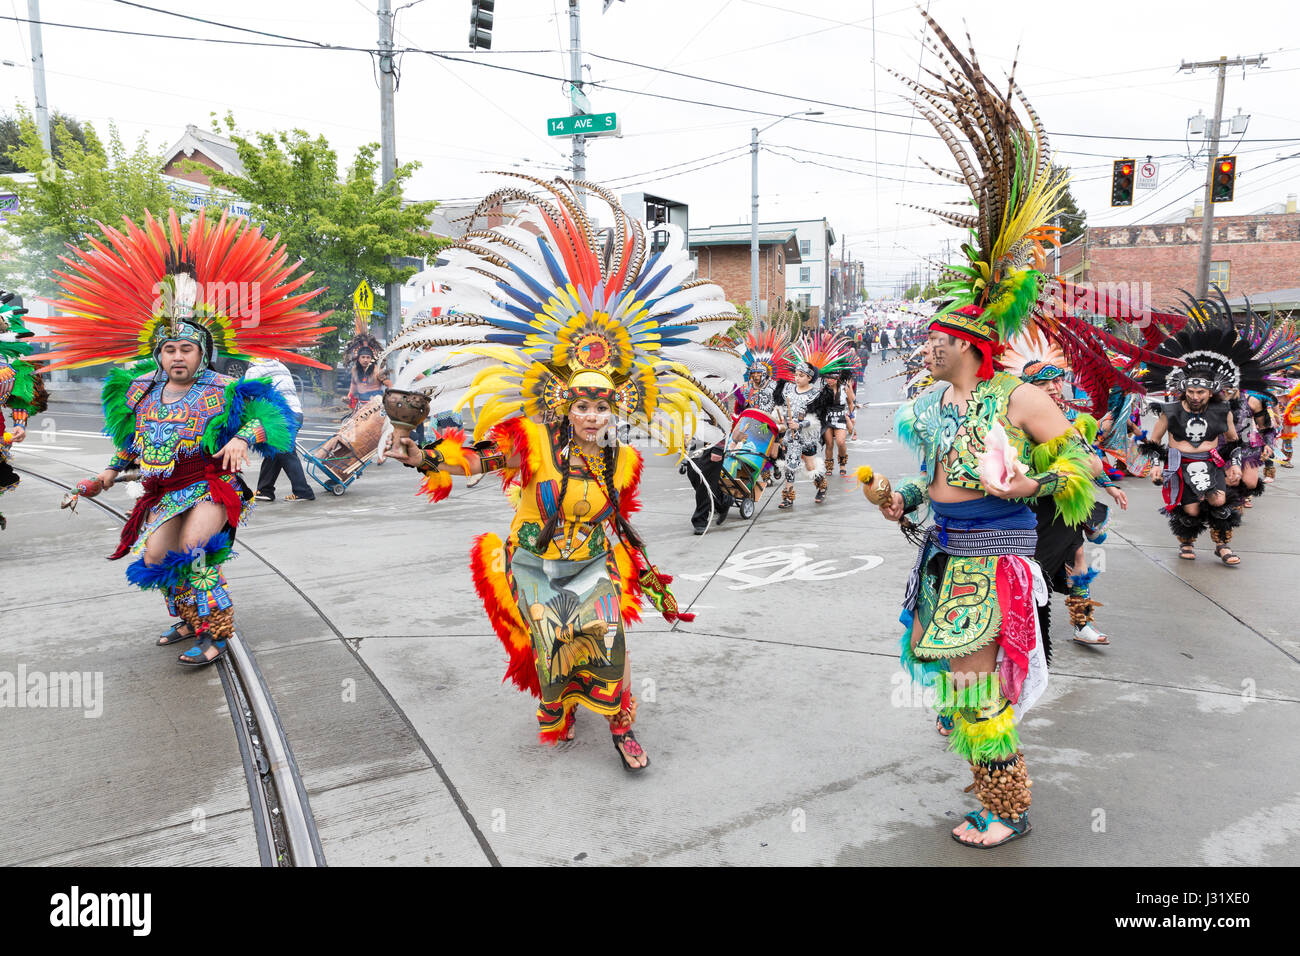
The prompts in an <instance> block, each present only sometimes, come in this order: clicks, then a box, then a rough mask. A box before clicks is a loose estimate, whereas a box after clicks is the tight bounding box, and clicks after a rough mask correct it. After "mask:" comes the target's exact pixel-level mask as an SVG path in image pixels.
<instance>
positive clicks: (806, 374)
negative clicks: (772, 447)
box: [776, 332, 849, 511]
mask: <svg viewBox="0 0 1300 956" xmlns="http://www.w3.org/2000/svg"><path fill="white" fill-rule="evenodd" d="M789 356H790V361H791V363H792V364H793V365H794V381H793V382H790V383H787V384H786V385H785V387H784V388H782V389H781V392H780V394H779V395H778V396H777V405H776V420H777V422H778V424H780V425H781V428H782V435H781V442H782V444H783V446H784V447H785V487H784V488H782V489H781V504H779V505H778V506H777V507H778V508H779V509H780V510H782V511H789V510H790V509H791V508H793V507H794V501H795V487H794V479H795V475H796V474H798V473H799V471H800V470H802V471H803V472H804V473H805V474H806V475H807V476H808V477H809V478H811V479H812V481H813V484H814V485H815V486H816V488H817V494H816V495H815V496H814V497H813V501H814V502H816V503H817V504H822V503H824V502H825V501H826V466H825V465H824V464H823V463H822V460H821V457H820V456H819V455H818V454H817V446H818V444H820V443H821V441H822V437H823V432H824V428H823V427H822V422H823V420H824V419H825V417H826V410H827V407H828V405H829V401H830V397H831V395H830V393H829V392H828V391H827V390H826V382H825V380H824V378H823V376H825V375H828V374H831V375H839V374H841V373H842V372H844V371H845V370H847V369H848V367H849V345H848V342H846V341H845V340H844V339H842V338H840V337H839V336H838V335H832V334H831V333H829V332H808V333H805V334H803V335H801V336H800V337H799V338H798V340H797V341H795V342H794V343H792V344H791V345H790V347H789Z"/></svg>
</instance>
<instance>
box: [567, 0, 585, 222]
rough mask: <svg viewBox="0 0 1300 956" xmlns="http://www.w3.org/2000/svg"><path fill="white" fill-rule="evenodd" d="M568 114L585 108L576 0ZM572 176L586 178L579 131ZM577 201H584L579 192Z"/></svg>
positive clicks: (575, 138) (575, 137)
mask: <svg viewBox="0 0 1300 956" xmlns="http://www.w3.org/2000/svg"><path fill="white" fill-rule="evenodd" d="M569 83H570V84H571V87H570V90H569V115H570V116H581V115H582V114H583V113H585V112H586V110H585V109H584V108H583V107H582V106H581V104H582V102H583V95H582V30H581V25H580V22H579V14H578V0H569ZM571 162H572V165H573V178H574V179H586V178H587V138H586V137H585V136H583V135H582V134H581V133H575V134H574V135H573V154H572V160H571ZM578 200H579V202H582V203H583V205H584V207H585V205H586V201H585V199H584V198H583V196H582V195H581V194H579V196H578Z"/></svg>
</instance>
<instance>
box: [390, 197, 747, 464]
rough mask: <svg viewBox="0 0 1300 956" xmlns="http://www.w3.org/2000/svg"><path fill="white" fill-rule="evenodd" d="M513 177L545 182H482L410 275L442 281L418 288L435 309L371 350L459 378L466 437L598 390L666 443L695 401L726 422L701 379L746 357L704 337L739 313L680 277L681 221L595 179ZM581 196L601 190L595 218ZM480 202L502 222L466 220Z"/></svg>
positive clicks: (690, 268)
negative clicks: (422, 266)
mask: <svg viewBox="0 0 1300 956" xmlns="http://www.w3.org/2000/svg"><path fill="white" fill-rule="evenodd" d="M505 175H512V174H509V173H507V174H505ZM519 178H521V179H524V180H526V181H528V182H530V183H532V184H533V185H534V186H537V187H540V188H541V189H542V190H543V191H544V193H545V195H544V196H543V197H542V198H539V197H537V196H535V195H533V194H532V193H530V192H527V191H525V190H522V189H517V188H505V189H499V190H497V191H495V192H493V193H491V194H490V195H488V196H487V197H486V198H485V199H484V200H483V201H482V202H481V203H480V204H479V205H478V207H477V208H476V209H475V211H474V213H473V214H472V215H471V217H470V219H471V222H470V226H471V228H470V230H469V231H468V232H466V234H465V236H464V237H463V238H462V239H460V240H459V241H458V242H456V243H453V244H452V245H451V246H449V247H448V248H446V249H444V250H442V252H441V253H440V254H439V258H438V262H437V265H436V266H435V267H434V268H433V269H430V270H429V271H428V272H426V273H424V274H423V275H422V279H424V280H427V281H430V282H434V283H436V284H437V285H438V286H439V287H440V288H441V289H442V291H441V292H439V293H437V294H435V295H433V296H431V297H429V298H427V299H426V300H424V305H426V306H428V307H429V308H431V309H437V310H438V312H440V313H441V314H434V315H432V316H431V317H430V318H427V319H423V320H421V321H418V322H415V323H413V324H411V325H409V326H407V327H406V329H404V330H403V332H402V334H401V335H400V336H399V337H398V338H397V339H395V340H394V341H393V342H392V343H391V344H390V345H389V347H388V349H387V350H386V351H385V352H384V353H383V354H381V355H380V356H379V360H380V361H381V362H382V361H383V360H384V359H385V358H386V357H387V356H388V355H389V354H391V353H397V352H403V351H404V352H405V353H406V357H405V362H404V365H403V367H402V368H401V369H400V370H399V371H398V373H397V375H396V377H395V384H396V385H397V386H398V387H401V388H408V389H421V390H425V391H433V390H435V389H437V388H439V387H442V388H443V389H448V390H449V389H452V388H463V389H464V391H463V392H461V393H460V394H461V395H462V396H463V397H461V400H460V405H461V406H462V407H463V406H464V405H466V404H471V405H474V406H476V407H477V415H476V420H475V429H474V437H475V440H479V439H481V438H482V437H483V436H484V435H485V434H486V433H487V431H488V430H489V429H491V428H492V427H493V426H495V425H496V424H498V423H500V422H502V421H505V420H506V419H508V418H511V417H514V416H517V415H525V416H528V417H529V418H533V419H534V420H537V421H540V422H544V423H549V422H553V421H557V420H559V419H560V418H561V417H562V416H563V415H564V414H565V413H566V412H567V410H568V406H569V404H570V403H571V402H573V401H574V400H575V399H577V398H581V397H587V398H600V399H604V400H607V401H609V402H610V404H611V406H613V407H616V408H617V409H618V411H619V413H620V414H621V415H622V416H623V417H624V418H626V419H627V420H629V421H631V422H633V423H636V424H639V425H642V426H643V427H646V428H647V430H649V431H650V433H651V434H653V435H655V436H656V438H657V439H659V440H660V441H661V442H662V443H663V444H664V445H665V446H666V447H668V448H669V449H670V450H672V451H677V452H681V451H683V450H684V447H685V441H686V439H688V438H689V437H690V436H691V435H692V434H693V433H694V431H695V426H696V424H697V415H698V414H699V413H700V412H701V411H702V412H704V413H706V414H707V415H708V416H709V417H711V418H713V419H714V420H715V421H716V422H719V423H724V424H725V423H726V422H727V421H728V420H729V419H728V416H727V413H726V412H725V410H724V409H723V406H722V404H721V403H720V402H719V401H718V399H717V396H716V395H714V394H713V392H712V390H711V389H710V388H709V387H708V386H706V385H705V384H704V381H703V380H704V379H705V378H707V377H708V376H709V375H714V376H717V377H721V378H725V379H727V380H729V381H731V382H739V381H740V380H741V379H742V378H743V376H744V365H743V363H742V361H741V359H740V357H739V355H737V354H736V352H735V351H734V349H731V348H728V347H722V348H717V349H711V348H709V347H707V346H705V345H704V342H705V341H707V340H708V339H710V338H712V337H713V336H714V335H715V334H716V333H718V332H724V331H726V329H727V328H728V327H729V326H731V325H732V324H734V323H735V322H736V321H737V320H738V319H739V318H740V316H739V314H738V313H737V312H736V310H735V309H734V308H733V307H732V306H731V304H730V303H729V302H727V301H726V300H725V299H724V298H723V294H722V289H721V288H719V287H718V286H717V285H714V284H713V283H711V282H704V281H701V280H698V279H692V275H693V274H694V272H695V264H694V263H693V262H692V261H691V259H690V255H689V252H688V250H687V247H686V237H685V235H684V234H683V233H682V230H681V229H680V228H678V227H677V226H675V225H672V224H669V223H658V224H653V225H649V226H646V225H643V224H642V223H641V222H640V221H638V220H637V219H635V218H634V217H632V216H630V215H628V213H627V212H626V211H625V210H624V209H623V207H622V206H621V205H620V204H619V202H618V200H617V199H616V198H615V197H614V195H613V194H612V193H610V192H609V191H608V190H606V189H604V188H603V187H601V186H598V185H596V184H595V183H589V182H569V181H566V180H562V179H556V180H554V181H553V182H546V181H543V180H541V179H536V178H533V177H530V176H520V177H519ZM584 196H585V197H588V198H593V199H596V200H599V202H600V204H601V206H602V213H603V215H604V216H605V217H607V221H606V222H605V223H601V222H599V221H598V220H597V219H596V218H595V215H594V213H593V214H589V213H588V212H587V211H586V209H584V206H583V203H582V201H581V198H582V197H584ZM488 215H493V216H495V217H496V218H497V219H498V220H499V221H500V220H502V219H503V220H504V221H503V222H501V223H500V224H499V225H494V226H491V227H490V228H483V229H479V228H474V227H475V226H476V225H477V223H478V220H480V219H482V218H484V217H486V216H488ZM724 373H725V374H724ZM443 397H444V398H445V397H446V395H445V394H444V396H443Z"/></svg>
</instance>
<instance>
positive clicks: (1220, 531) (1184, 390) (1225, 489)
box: [1141, 293, 1295, 566]
mask: <svg viewBox="0 0 1300 956" xmlns="http://www.w3.org/2000/svg"><path fill="white" fill-rule="evenodd" d="M1253 323H1254V319H1252V318H1251V317H1249V316H1248V317H1247V319H1246V321H1245V322H1244V323H1243V324H1242V325H1240V326H1239V325H1237V324H1236V323H1235V322H1234V318H1233V315H1232V310H1231V308H1230V307H1229V306H1228V304H1227V301H1226V300H1225V299H1224V298H1223V295H1222V293H1220V294H1219V296H1218V298H1217V299H1194V298H1192V297H1190V296H1189V297H1188V299H1187V302H1186V304H1185V323H1184V325H1183V328H1182V330H1181V331H1179V332H1177V333H1175V334H1173V335H1171V336H1169V337H1168V338H1167V339H1166V340H1165V341H1164V342H1163V343H1161V345H1160V346H1159V348H1158V349H1157V351H1158V352H1159V353H1160V354H1161V355H1163V356H1167V357H1170V358H1174V359H1177V360H1179V361H1181V363H1182V365H1181V367H1177V368H1174V369H1172V371H1171V370H1168V369H1166V368H1161V367H1155V368H1153V369H1152V370H1151V375H1150V383H1151V387H1152V388H1153V389H1155V390H1164V391H1166V392H1168V393H1169V397H1170V398H1171V399H1172V400H1171V401H1168V402H1165V403H1163V404H1161V405H1159V406H1157V410H1158V411H1159V413H1160V417H1159V419H1158V420H1157V422H1156V424H1155V426H1154V427H1153V428H1152V429H1151V438H1150V440H1149V441H1147V442H1144V443H1143V444H1142V446H1141V447H1142V450H1143V451H1144V452H1146V453H1147V454H1149V455H1151V456H1152V457H1153V458H1154V459H1155V460H1156V461H1157V462H1158V463H1159V466H1158V467H1157V468H1156V469H1154V471H1155V474H1156V476H1157V477H1163V484H1162V490H1163V494H1164V500H1165V507H1164V508H1163V509H1162V510H1163V512H1164V514H1166V515H1168V516H1169V526H1170V530H1171V531H1172V532H1173V534H1174V537H1176V538H1177V539H1178V544H1179V551H1178V556H1179V557H1180V558H1182V559H1183V560H1185V561H1192V560H1195V559H1196V548H1195V543H1196V539H1197V537H1199V535H1200V533H1201V532H1202V531H1204V530H1205V529H1206V528H1207V527H1208V528H1209V531H1210V539H1211V540H1212V541H1213V542H1214V554H1215V556H1216V557H1218V558H1219V560H1220V561H1222V562H1223V563H1224V564H1226V565H1229V566H1232V565H1237V564H1240V563H1241V557H1240V556H1239V555H1237V554H1235V553H1234V552H1233V550H1232V548H1231V547H1229V544H1228V543H1229V542H1230V541H1231V540H1232V536H1233V531H1234V530H1235V529H1236V528H1237V527H1239V526H1240V525H1241V510H1242V506H1243V500H1242V499H1243V495H1244V496H1251V495H1257V494H1260V493H1262V491H1263V487H1264V486H1263V483H1262V482H1260V481H1259V466H1260V464H1261V462H1262V460H1263V454H1264V442H1263V439H1262V437H1261V436H1260V434H1259V432H1258V430H1257V427H1256V423H1255V416H1256V414H1260V415H1263V414H1264V413H1266V412H1267V406H1266V404H1265V403H1268V404H1270V405H1271V404H1276V395H1277V393H1278V392H1279V391H1280V390H1281V387H1282V380H1281V376H1282V374H1284V373H1285V372H1286V371H1287V370H1288V369H1289V368H1290V367H1291V366H1292V365H1293V363H1294V361H1295V356H1294V353H1293V352H1292V351H1291V350H1290V349H1289V348H1287V347H1286V346H1285V344H1284V343H1282V344H1279V342H1278V341H1277V340H1274V339H1272V338H1271V337H1269V336H1265V337H1264V338H1263V339H1261V340H1260V341H1258V342H1257V343H1256V344H1255V345H1252V343H1251V341H1250V339H1249V337H1248V336H1249V328H1250V327H1251V325H1252V324H1253ZM1243 333H1244V334H1243ZM1265 425H1266V426H1268V425H1269V420H1268V419H1265ZM1166 436H1167V437H1168V445H1167V447H1166V445H1164V444H1162V441H1161V440H1162V439H1163V438H1165V437H1166Z"/></svg>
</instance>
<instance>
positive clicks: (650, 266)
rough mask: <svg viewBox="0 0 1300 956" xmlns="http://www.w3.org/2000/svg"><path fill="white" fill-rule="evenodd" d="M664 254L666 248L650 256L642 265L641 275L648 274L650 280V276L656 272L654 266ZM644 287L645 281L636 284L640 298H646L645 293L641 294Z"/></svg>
mask: <svg viewBox="0 0 1300 956" xmlns="http://www.w3.org/2000/svg"><path fill="white" fill-rule="evenodd" d="M663 254H664V250H662V249H660V250H659V251H658V252H656V253H655V254H654V255H653V256H651V257H650V260H649V261H648V262H647V263H646V264H645V265H644V266H642V267H641V275H643V276H646V277H647V281H648V277H649V276H651V275H653V274H654V267H655V266H656V265H658V264H659V260H660V258H662V256H663ZM644 288H645V282H640V283H638V284H637V285H636V290H637V298H638V299H642V298H645V297H644V296H643V295H641V290H642V289H644Z"/></svg>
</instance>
